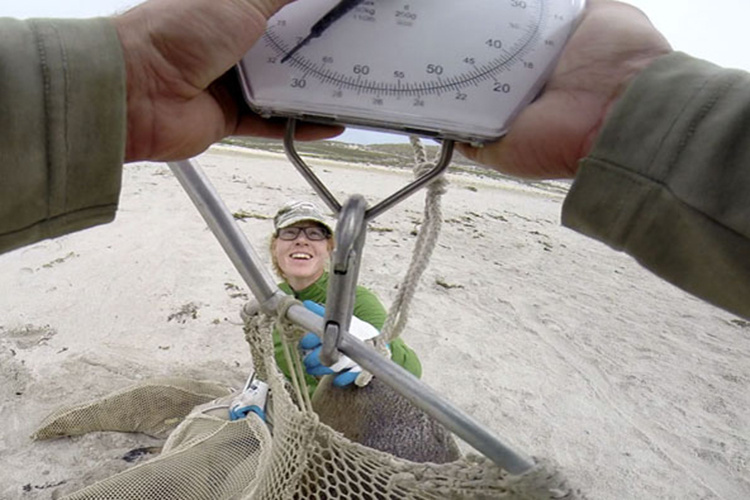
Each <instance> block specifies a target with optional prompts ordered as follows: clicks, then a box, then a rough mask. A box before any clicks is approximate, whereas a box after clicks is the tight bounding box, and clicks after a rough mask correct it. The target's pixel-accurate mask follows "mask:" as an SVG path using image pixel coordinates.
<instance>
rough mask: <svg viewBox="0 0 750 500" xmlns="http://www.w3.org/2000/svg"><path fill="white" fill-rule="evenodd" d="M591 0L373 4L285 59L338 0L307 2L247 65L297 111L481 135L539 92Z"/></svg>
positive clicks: (266, 100)
mask: <svg viewBox="0 0 750 500" xmlns="http://www.w3.org/2000/svg"><path fill="white" fill-rule="evenodd" d="M584 2H585V0H365V1H363V2H361V3H360V4H359V5H358V6H357V7H355V8H354V9H352V10H351V11H350V12H348V13H347V14H346V15H344V16H343V17H341V18H340V19H338V20H337V21H335V22H334V23H333V24H331V25H330V26H329V27H328V28H327V29H326V30H325V31H324V32H323V33H322V34H321V35H320V36H319V37H317V38H312V39H311V40H310V41H309V42H308V43H307V44H306V45H304V46H303V47H302V48H301V49H299V50H298V51H296V52H295V53H294V54H293V55H292V56H291V57H289V58H288V59H287V60H285V61H284V62H282V59H283V58H284V56H285V55H287V54H288V53H289V51H290V50H291V49H293V48H294V47H295V46H296V45H297V44H298V43H299V42H300V41H301V40H302V39H304V38H305V37H306V36H307V35H308V34H309V33H310V28H311V27H312V26H313V25H314V24H315V23H316V21H318V20H319V19H320V18H321V17H323V16H324V15H325V14H326V13H327V12H328V11H329V10H331V9H332V8H333V7H335V6H336V4H337V3H338V1H337V0H298V1H296V2H294V3H291V4H289V5H287V6H286V7H284V8H283V9H282V10H280V11H279V12H278V13H277V14H276V15H275V16H274V17H272V18H271V19H270V20H269V22H268V28H267V30H266V33H265V35H264V36H263V37H262V39H261V40H260V41H259V42H258V43H256V44H255V46H254V47H253V48H252V49H251V50H250V51H249V52H248V53H247V54H246V55H245V56H244V57H243V59H242V61H241V62H240V64H239V70H240V76H241V80H242V84H243V91H244V93H245V98H246V99H247V101H248V103H249V104H250V106H251V107H252V108H253V109H254V110H256V111H257V112H259V113H260V114H262V115H264V116H288V117H296V118H300V119H304V120H311V121H319V122H324V123H337V124H343V125H348V126H355V127H364V128H371V129H379V130H386V131H390V132H402V133H410V134H417V135H422V136H428V137H437V138H447V139H456V140H460V141H464V142H473V143H481V142H487V141H492V140H495V139H497V138H498V137H500V136H502V135H503V134H504V133H505V131H506V129H507V128H508V126H509V123H510V122H511V120H512V119H513V117H514V116H515V115H516V114H517V113H518V112H519V111H520V110H521V109H522V108H523V107H524V106H526V105H527V104H528V103H529V102H531V100H532V99H533V98H534V97H535V96H536V95H537V94H538V92H539V90H540V89H541V87H542V86H543V85H544V81H545V79H546V77H547V76H548V75H549V72H550V71H551V69H552V67H553V66H554V63H555V61H556V60H557V58H558V56H559V54H560V52H561V51H562V49H563V46H564V45H565V42H566V41H567V39H568V37H569V36H570V34H571V33H572V31H573V30H574V28H575V25H576V22H577V20H578V18H579V16H580V14H581V12H582V10H583V6H584Z"/></svg>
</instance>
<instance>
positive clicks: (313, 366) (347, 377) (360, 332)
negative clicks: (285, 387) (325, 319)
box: [299, 300, 380, 387]
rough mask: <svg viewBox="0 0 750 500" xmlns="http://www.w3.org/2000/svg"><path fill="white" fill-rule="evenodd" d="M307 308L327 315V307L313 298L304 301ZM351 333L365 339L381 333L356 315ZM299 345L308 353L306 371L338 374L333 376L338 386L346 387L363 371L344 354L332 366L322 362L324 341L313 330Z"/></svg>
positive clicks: (315, 374) (315, 375) (350, 327)
mask: <svg viewBox="0 0 750 500" xmlns="http://www.w3.org/2000/svg"><path fill="white" fill-rule="evenodd" d="M303 304H304V306H305V308H306V309H308V310H310V311H312V312H314V313H315V314H317V315H318V316H321V317H322V316H325V312H326V310H325V308H324V307H323V306H321V305H320V304H318V303H317V302H313V301H312V300H306V301H304V302H303ZM349 333H351V334H352V335H354V336H355V337H356V338H358V339H359V340H362V341H365V340H369V339H371V338H374V337H377V336H378V335H380V332H379V331H378V329H377V328H375V327H374V326H372V325H371V324H370V323H367V322H365V321H362V320H361V319H359V318H357V317H356V316H352V321H351V325H350V326H349ZM299 346H300V348H301V349H302V352H303V353H307V354H306V356H305V358H304V360H303V363H304V364H305V371H306V372H307V373H309V374H310V375H312V376H314V377H322V376H323V375H331V374H337V375H336V376H335V377H334V378H333V385H335V386H336V387H344V386H345V385H349V384H351V383H352V382H354V381H355V380H356V378H357V376H359V374H360V373H361V372H362V367H361V366H359V365H358V364H357V363H355V362H354V361H352V360H351V359H350V358H349V357H347V356H344V355H343V354H342V355H341V356H339V360H338V361H336V363H334V364H333V365H331V366H326V365H324V364H323V363H321V362H320V351H321V350H322V348H323V342H322V341H321V340H320V337H318V336H317V335H315V334H314V333H312V332H308V333H307V334H305V336H304V337H302V340H300V341H299Z"/></svg>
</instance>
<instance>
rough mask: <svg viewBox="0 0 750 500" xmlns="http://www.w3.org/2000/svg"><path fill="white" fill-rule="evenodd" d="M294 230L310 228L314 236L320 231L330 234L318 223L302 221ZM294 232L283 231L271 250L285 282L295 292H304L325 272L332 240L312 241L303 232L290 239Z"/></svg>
mask: <svg viewBox="0 0 750 500" xmlns="http://www.w3.org/2000/svg"><path fill="white" fill-rule="evenodd" d="M291 228H301V229H307V228H311V230H312V231H308V232H310V233H311V234H312V235H313V236H315V235H319V234H320V232H323V233H324V234H326V235H327V234H328V232H327V230H326V229H325V228H324V227H323V226H321V225H320V224H316V223H315V222H304V221H303V222H300V223H298V224H294V225H293V226H291ZM294 232H295V231H286V232H285V231H284V230H282V232H280V234H279V235H278V236H276V237H275V238H274V240H273V245H272V251H273V254H274V257H275V259H276V262H277V263H278V265H279V269H281V272H282V273H283V277H284V279H285V280H286V281H287V283H289V285H290V286H291V287H292V288H293V289H294V290H298V291H299V290H303V289H305V288H307V287H308V286H310V285H312V284H313V283H315V281H316V280H317V279H318V278H320V276H321V275H322V274H323V271H324V270H325V266H326V262H328V259H329V256H330V248H329V245H330V242H331V240H330V238H324V239H322V240H314V239H311V238H310V237H309V236H308V234H306V233H305V231H304V230H300V231H299V234H298V235H297V236H296V237H295V238H294V239H287V238H289V237H291V236H293V234H291V235H290V234H285V233H294Z"/></svg>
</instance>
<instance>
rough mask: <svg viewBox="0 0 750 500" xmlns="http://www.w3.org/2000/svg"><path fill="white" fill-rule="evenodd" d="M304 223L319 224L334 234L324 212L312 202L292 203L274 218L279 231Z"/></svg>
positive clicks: (274, 225)
mask: <svg viewBox="0 0 750 500" xmlns="http://www.w3.org/2000/svg"><path fill="white" fill-rule="evenodd" d="M303 221H313V222H317V223H318V224H320V225H321V226H323V227H325V228H326V229H328V231H329V232H330V233H331V234H333V229H331V226H329V225H328V222H326V217H325V216H324V215H323V212H321V211H320V209H319V208H318V207H317V206H316V205H315V203H312V202H310V201H290V202H289V203H287V204H286V205H284V206H283V207H281V208H280V209H279V211H278V212H276V215H275V216H274V218H273V227H274V229H275V230H276V231H278V230H279V229H284V228H285V227H289V226H293V225H294V224H296V223H298V222H303Z"/></svg>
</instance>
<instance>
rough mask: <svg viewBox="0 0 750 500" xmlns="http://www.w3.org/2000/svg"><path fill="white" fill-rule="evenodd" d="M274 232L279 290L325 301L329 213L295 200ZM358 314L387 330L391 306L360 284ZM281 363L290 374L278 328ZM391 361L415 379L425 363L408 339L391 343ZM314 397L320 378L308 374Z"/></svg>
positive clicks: (276, 342)
mask: <svg viewBox="0 0 750 500" xmlns="http://www.w3.org/2000/svg"><path fill="white" fill-rule="evenodd" d="M273 223H274V233H273V235H272V237H271V243H270V251H271V260H272V262H273V268H274V270H275V271H276V274H278V275H279V277H280V278H281V279H283V280H284V281H283V282H282V283H279V288H281V289H282V290H283V291H284V292H286V293H288V294H290V295H294V296H295V298H297V299H298V300H301V301H308V300H309V301H312V302H316V303H318V304H320V305H325V303H326V297H327V291H328V272H327V271H326V266H327V264H328V261H329V257H330V255H331V252H332V251H333V245H334V239H333V237H332V236H333V230H332V229H331V226H330V225H329V224H328V222H327V219H326V217H325V216H324V215H323V213H322V212H321V211H320V209H318V207H317V206H316V205H315V204H314V203H311V202H306V201H292V202H289V203H287V204H286V205H284V206H283V207H281V208H280V209H279V211H278V212H277V213H276V215H275V216H274V219H273ZM354 316H355V317H357V318H359V319H360V320H362V321H364V322H366V323H369V324H370V325H372V326H374V327H375V328H376V329H377V330H378V331H379V330H380V329H381V328H383V324H384V323H385V319H386V310H385V307H383V304H382V303H381V302H380V300H379V299H378V298H377V296H376V295H375V294H374V293H373V292H372V291H370V290H369V289H367V288H365V287H363V286H357V288H356V291H355V298H354ZM273 343H274V352H275V357H276V363H277V364H278V365H279V368H280V369H281V371H282V372H283V373H284V375H285V376H287V377H289V373H290V372H289V368H288V366H287V364H286V359H285V357H284V349H283V346H282V344H281V337H280V336H279V334H278V332H276V331H274V332H273ZM389 348H390V351H391V359H392V360H393V361H394V362H395V363H397V364H398V365H401V366H402V367H404V368H405V369H406V370H408V371H409V372H411V373H412V374H413V375H415V376H416V377H420V376H421V375H422V365H421V363H420V362H419V358H418V357H417V354H416V353H415V352H414V351H413V350H412V349H411V348H409V347H408V346H407V345H406V344H405V343H404V341H403V340H401V339H395V340H393V341H392V342H391V343H390V345H389ZM306 381H307V386H308V389H309V391H310V395H312V394H313V392H315V389H316V388H317V385H318V379H317V378H316V377H313V376H312V375H309V374H306Z"/></svg>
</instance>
